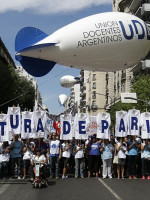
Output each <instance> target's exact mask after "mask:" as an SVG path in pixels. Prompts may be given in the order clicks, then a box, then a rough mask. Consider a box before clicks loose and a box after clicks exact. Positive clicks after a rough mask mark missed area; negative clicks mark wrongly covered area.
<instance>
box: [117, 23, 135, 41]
mask: <svg viewBox="0 0 150 200" xmlns="http://www.w3.org/2000/svg"><path fill="white" fill-rule="evenodd" d="M119 23H120V26H121V29H122V32H123V35H124V37H125V38H126V39H127V40H132V39H133V36H134V32H133V28H132V26H131V24H130V25H129V28H130V32H131V35H127V33H126V30H125V27H124V25H123V23H122V21H119Z"/></svg>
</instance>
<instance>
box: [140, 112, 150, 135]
mask: <svg viewBox="0 0 150 200" xmlns="http://www.w3.org/2000/svg"><path fill="white" fill-rule="evenodd" d="M149 124H150V112H145V113H141V126H142V129H141V138H142V139H148V138H150V133H149V130H148V126H149Z"/></svg>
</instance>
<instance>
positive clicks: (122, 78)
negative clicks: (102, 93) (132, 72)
mask: <svg viewBox="0 0 150 200" xmlns="http://www.w3.org/2000/svg"><path fill="white" fill-rule="evenodd" d="M125 79H126V73H123V74H122V75H121V80H122V81H123V80H125Z"/></svg>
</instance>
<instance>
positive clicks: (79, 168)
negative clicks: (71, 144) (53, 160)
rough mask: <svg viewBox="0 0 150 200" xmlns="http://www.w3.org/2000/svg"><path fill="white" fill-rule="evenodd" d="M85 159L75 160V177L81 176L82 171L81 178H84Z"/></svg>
mask: <svg viewBox="0 0 150 200" xmlns="http://www.w3.org/2000/svg"><path fill="white" fill-rule="evenodd" d="M83 170H84V158H76V159H75V177H78V176H79V171H80V176H81V177H84V173H83Z"/></svg>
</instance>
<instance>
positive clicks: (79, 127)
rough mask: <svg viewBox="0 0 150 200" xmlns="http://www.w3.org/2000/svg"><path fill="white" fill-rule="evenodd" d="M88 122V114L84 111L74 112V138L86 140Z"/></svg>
mask: <svg viewBox="0 0 150 200" xmlns="http://www.w3.org/2000/svg"><path fill="white" fill-rule="evenodd" d="M89 123H90V117H89V115H87V114H85V113H79V114H76V116H75V119H74V128H75V139H77V140H87V139H88V132H87V129H88V126H89Z"/></svg>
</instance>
